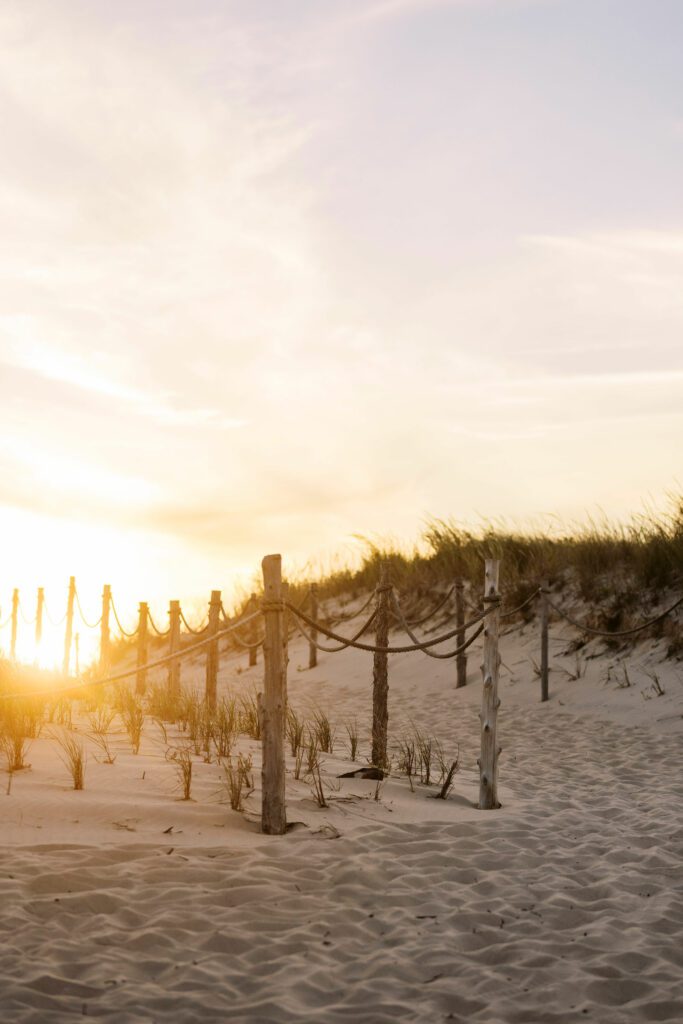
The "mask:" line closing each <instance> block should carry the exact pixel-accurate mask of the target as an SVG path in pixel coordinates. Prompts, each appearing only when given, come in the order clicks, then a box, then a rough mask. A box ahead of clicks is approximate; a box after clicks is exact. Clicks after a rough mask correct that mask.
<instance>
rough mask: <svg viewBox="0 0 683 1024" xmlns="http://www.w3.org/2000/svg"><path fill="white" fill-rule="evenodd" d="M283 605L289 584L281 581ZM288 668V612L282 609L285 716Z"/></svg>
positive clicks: (287, 599)
mask: <svg viewBox="0 0 683 1024" xmlns="http://www.w3.org/2000/svg"><path fill="white" fill-rule="evenodd" d="M280 593H281V595H282V603H283V605H284V604H285V603H286V602H287V601H289V583H285V581H284V580H283V581H282V585H281V587H280ZM288 667H289V612H288V610H287V609H286V608H283V609H282V671H283V672H284V674H285V714H287V669H288Z"/></svg>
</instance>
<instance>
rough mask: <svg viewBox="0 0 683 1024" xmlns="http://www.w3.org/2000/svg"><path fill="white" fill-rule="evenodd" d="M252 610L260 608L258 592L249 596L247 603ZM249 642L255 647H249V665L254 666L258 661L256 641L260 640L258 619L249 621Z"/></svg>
mask: <svg viewBox="0 0 683 1024" xmlns="http://www.w3.org/2000/svg"><path fill="white" fill-rule="evenodd" d="M247 608H248V609H251V612H255V611H256V610H257V609H258V598H257V597H256V594H252V595H251V597H250V598H249V604H248V605H247ZM248 636H249V643H250V644H254V646H253V647H250V648H249V667H250V668H253V667H254V665H256V663H257V662H258V647H256V646H255V645H256V641H257V640H258V619H254V620H253V621H252V622H250V623H249V633H248Z"/></svg>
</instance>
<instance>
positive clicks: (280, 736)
mask: <svg viewBox="0 0 683 1024" xmlns="http://www.w3.org/2000/svg"><path fill="white" fill-rule="evenodd" d="M261 567H262V569H263V614H264V618H265V639H264V642H263V660H264V664H265V669H264V681H263V682H264V686H263V690H264V692H263V694H260V695H259V698H260V699H259V707H260V713H261V742H262V749H263V761H262V768H261V785H262V795H261V831H262V832H265V833H267V834H268V835H283V834H284V832H285V831H286V829H287V814H286V808H285V706H286V700H287V694H286V689H285V669H284V665H283V657H282V654H283V642H282V633H283V622H282V620H283V615H282V611H283V609H282V558H281V556H280V555H266V557H265V558H264V559H263V562H262V563H261Z"/></svg>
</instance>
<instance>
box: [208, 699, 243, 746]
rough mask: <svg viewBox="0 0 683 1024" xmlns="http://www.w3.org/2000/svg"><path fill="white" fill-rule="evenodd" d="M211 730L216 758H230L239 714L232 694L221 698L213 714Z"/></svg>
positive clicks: (235, 737)
mask: <svg viewBox="0 0 683 1024" xmlns="http://www.w3.org/2000/svg"><path fill="white" fill-rule="evenodd" d="M212 717H213V721H212V730H213V742H214V746H215V748H216V756H217V757H218V758H219V759H220V758H226V757H230V755H231V753H232V748H233V746H234V745H235V740H236V739H237V733H238V728H239V712H238V708H237V698H236V697H235V696H233V695H232V694H231V695H229V696H228V697H222V698H221V699H220V700H219V702H218V704H217V705H216V707H215V709H214V712H213V716H212Z"/></svg>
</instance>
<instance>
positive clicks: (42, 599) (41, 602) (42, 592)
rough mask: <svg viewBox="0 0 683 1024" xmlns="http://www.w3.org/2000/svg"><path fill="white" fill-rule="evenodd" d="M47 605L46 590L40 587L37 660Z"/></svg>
mask: <svg viewBox="0 0 683 1024" xmlns="http://www.w3.org/2000/svg"><path fill="white" fill-rule="evenodd" d="M44 604H45V590H44V589H43V587H38V599H37V601H36V658H37V657H38V650H39V648H40V644H41V641H42V639H43V606H44Z"/></svg>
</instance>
